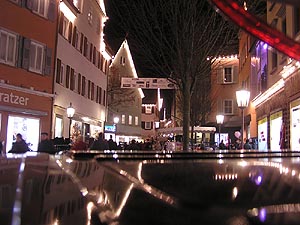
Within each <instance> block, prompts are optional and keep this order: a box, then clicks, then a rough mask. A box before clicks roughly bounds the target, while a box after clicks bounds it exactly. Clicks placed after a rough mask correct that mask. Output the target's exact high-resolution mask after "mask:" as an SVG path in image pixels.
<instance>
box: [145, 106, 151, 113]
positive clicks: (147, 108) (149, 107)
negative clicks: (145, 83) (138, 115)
mask: <svg viewBox="0 0 300 225" xmlns="http://www.w3.org/2000/svg"><path fill="white" fill-rule="evenodd" d="M145 113H146V114H151V113H152V106H151V105H146V111H145Z"/></svg>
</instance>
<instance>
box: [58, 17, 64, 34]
mask: <svg viewBox="0 0 300 225" xmlns="http://www.w3.org/2000/svg"><path fill="white" fill-rule="evenodd" d="M63 24H64V14H63V13H62V12H60V15H59V24H58V33H60V34H61V35H62V33H63Z"/></svg>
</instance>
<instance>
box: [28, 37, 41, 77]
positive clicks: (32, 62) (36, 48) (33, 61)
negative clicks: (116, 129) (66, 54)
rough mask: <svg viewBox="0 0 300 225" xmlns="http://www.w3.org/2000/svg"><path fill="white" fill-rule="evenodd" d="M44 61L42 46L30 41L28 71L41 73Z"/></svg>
mask: <svg viewBox="0 0 300 225" xmlns="http://www.w3.org/2000/svg"><path fill="white" fill-rule="evenodd" d="M43 61H44V46H43V45H41V44H39V43H37V42H34V41H31V43H30V57H29V70H30V71H33V72H36V73H42V72H43Z"/></svg>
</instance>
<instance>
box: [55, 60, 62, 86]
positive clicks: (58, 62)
mask: <svg viewBox="0 0 300 225" xmlns="http://www.w3.org/2000/svg"><path fill="white" fill-rule="evenodd" d="M60 69H61V60H60V59H57V61H56V83H58V84H59V83H60V76H61V74H60Z"/></svg>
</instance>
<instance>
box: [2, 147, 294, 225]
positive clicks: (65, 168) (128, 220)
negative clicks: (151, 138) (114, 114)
mask: <svg viewBox="0 0 300 225" xmlns="http://www.w3.org/2000/svg"><path fill="white" fill-rule="evenodd" d="M0 174H1V175H0V224H1V225H6V224H28V225H29V224H30V225H35V224H53V225H62V224H84V225H88V224H110V225H135V224H141V225H147V224H149V225H154V224H155V225H156V224H168V225H187V224H189V225H192V224H193V225H194V224H205V225H209V224H218V225H221V224H226V225H250V224H272V225H273V224H278V225H284V224H297V225H299V224H300V153H298V152H292V153H291V152H284V153H280V152H277V153H276V152H273V153H267V152H264V153H259V152H253V151H247V152H246V151H239V152H237V151H234V152H200V153H199V152H197V153H195V152H193V153H192V152H190V153H172V152H130V151H126V152H124V151H119V152H114V151H102V152H89V153H83V152H68V153H67V154H62V155H48V154H38V155H36V154H34V153H27V154H25V155H13V154H8V155H7V156H3V157H1V158H0Z"/></svg>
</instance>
